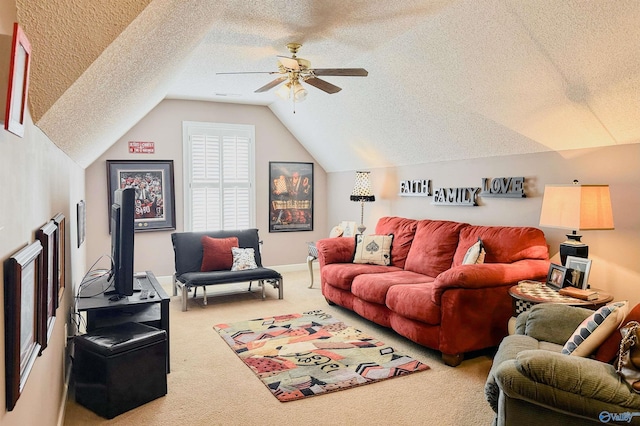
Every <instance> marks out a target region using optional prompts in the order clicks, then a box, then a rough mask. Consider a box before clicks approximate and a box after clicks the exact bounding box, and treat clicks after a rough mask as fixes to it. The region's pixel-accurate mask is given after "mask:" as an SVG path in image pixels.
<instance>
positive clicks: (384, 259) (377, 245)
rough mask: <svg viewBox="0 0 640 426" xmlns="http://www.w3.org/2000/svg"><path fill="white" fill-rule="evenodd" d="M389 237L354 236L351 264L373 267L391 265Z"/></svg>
mask: <svg viewBox="0 0 640 426" xmlns="http://www.w3.org/2000/svg"><path fill="white" fill-rule="evenodd" d="M392 242H393V234H391V235H362V234H358V235H356V251H355V253H354V254H353V263H370V264H373V265H384V266H389V265H391V243H392Z"/></svg>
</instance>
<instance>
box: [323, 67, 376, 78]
mask: <svg viewBox="0 0 640 426" xmlns="http://www.w3.org/2000/svg"><path fill="white" fill-rule="evenodd" d="M313 73H314V74H315V75H336V76H342V77H366V76H368V75H369V72H368V71H367V70H365V69H364V68H315V69H314V70H313Z"/></svg>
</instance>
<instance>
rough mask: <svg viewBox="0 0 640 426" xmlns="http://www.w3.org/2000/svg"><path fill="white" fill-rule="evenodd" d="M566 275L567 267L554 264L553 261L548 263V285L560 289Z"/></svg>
mask: <svg viewBox="0 0 640 426" xmlns="http://www.w3.org/2000/svg"><path fill="white" fill-rule="evenodd" d="M566 277H567V268H565V267H564V266H560V265H556V264H555V263H552V264H551V265H549V273H548V274H547V285H548V286H549V287H551V288H554V289H556V290H560V289H561V288H562V287H564V283H565V279H566Z"/></svg>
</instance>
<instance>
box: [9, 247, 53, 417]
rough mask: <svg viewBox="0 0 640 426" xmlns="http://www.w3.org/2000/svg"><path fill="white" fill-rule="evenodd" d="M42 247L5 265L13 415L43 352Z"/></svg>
mask: <svg viewBox="0 0 640 426" xmlns="http://www.w3.org/2000/svg"><path fill="white" fill-rule="evenodd" d="M41 271H42V244H41V243H40V241H38V240H36V241H34V242H33V243H31V244H29V245H27V246H26V247H24V248H22V249H21V250H19V251H18V252H17V253H15V254H14V255H13V256H11V257H10V258H9V259H7V260H6V261H5V263H4V272H5V273H4V276H5V282H4V304H5V308H4V309H5V336H4V338H5V387H6V389H5V392H6V404H7V410H8V411H11V410H13V408H14V407H15V405H16V402H17V401H18V398H20V394H21V393H22V391H23V390H24V387H25V385H26V383H27V378H28V377H29V373H30V372H31V370H32V368H33V365H34V363H35V361H36V359H37V358H38V355H39V354H40V351H41V346H42V342H41V341H40V339H41V336H42V333H41V330H40V327H41V324H42V323H41V321H40V318H42V315H43V311H44V309H43V303H42V302H43V300H42V298H41V297H40V295H41V294H42V274H41Z"/></svg>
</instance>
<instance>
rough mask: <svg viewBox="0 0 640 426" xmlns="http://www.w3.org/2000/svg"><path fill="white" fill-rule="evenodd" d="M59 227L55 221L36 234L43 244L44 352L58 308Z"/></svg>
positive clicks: (41, 325)
mask: <svg viewBox="0 0 640 426" xmlns="http://www.w3.org/2000/svg"><path fill="white" fill-rule="evenodd" d="M57 233H58V227H57V226H56V224H55V222H54V221H53V220H50V221H49V222H47V223H46V224H45V225H44V226H42V227H41V228H40V229H38V231H37V232H36V238H37V239H38V241H40V244H42V264H41V266H42V269H41V270H40V276H41V280H42V285H41V286H40V298H41V300H43V301H44V308H45V309H44V312H45V314H44V315H42V316H41V317H40V325H39V327H38V330H39V333H40V339H39V340H40V345H41V347H40V351H41V352H42V351H44V350H45V348H46V347H47V343H48V342H49V338H50V337H51V333H52V332H53V326H54V324H55V320H56V308H57V307H58V266H57V263H58V250H57V247H56V239H57V238H58V237H57Z"/></svg>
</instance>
